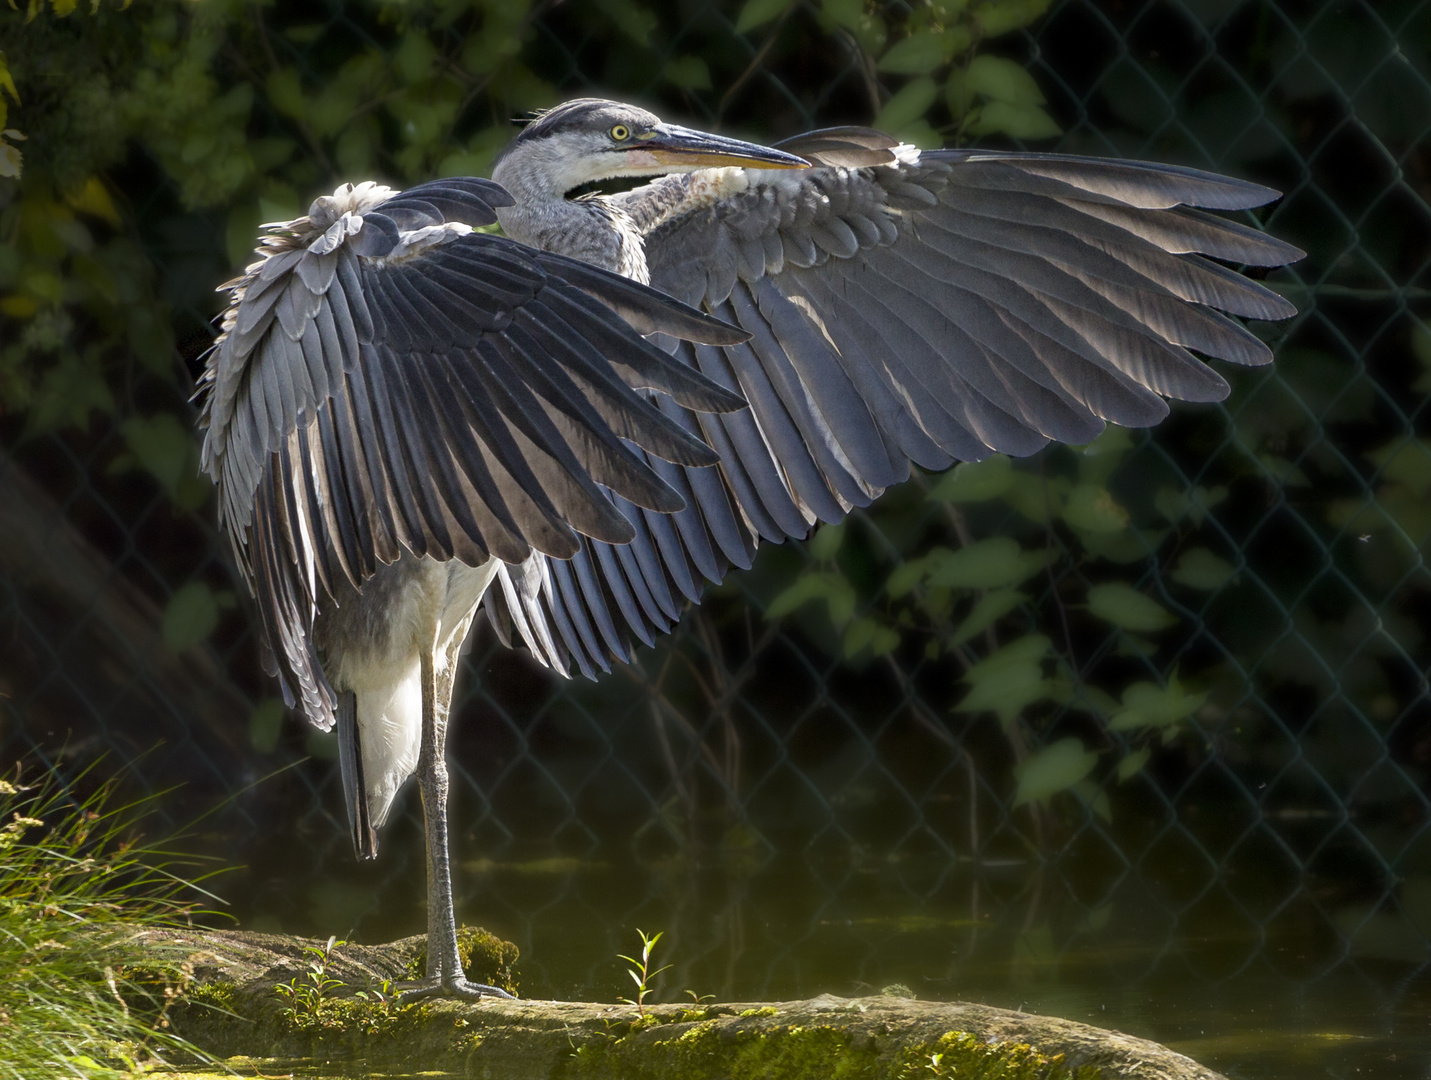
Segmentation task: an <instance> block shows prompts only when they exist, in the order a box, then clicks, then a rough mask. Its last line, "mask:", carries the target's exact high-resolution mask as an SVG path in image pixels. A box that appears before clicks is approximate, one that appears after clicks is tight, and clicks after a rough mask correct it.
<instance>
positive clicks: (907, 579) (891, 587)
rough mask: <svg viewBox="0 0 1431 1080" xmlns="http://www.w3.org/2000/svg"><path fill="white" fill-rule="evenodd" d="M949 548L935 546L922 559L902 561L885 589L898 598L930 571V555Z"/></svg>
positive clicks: (892, 597) (892, 596)
mask: <svg viewBox="0 0 1431 1080" xmlns="http://www.w3.org/2000/svg"><path fill="white" fill-rule="evenodd" d="M948 550H949V549H948V548H935V549H934V550H933V551H931V552H930V553H929V555H928V556H925V557H924V558H921V559H910V560H909V561H908V562H903V563H900V564H899V565H898V566H896V567H895V568H894V570H893V571H892V572H891V573H890V575H889V580H888V581H886V582H885V583H884V590H885V592H886V593H887V594H888V595H889V598H890V599H891V600H898V599H899V598H900V597H901V596H903V595H905V594H906V593H908V592H909V591H910V590H911V589H913V588H914V587H915V586H916V585H918V584H919V583H920V582H921V581H922V580H923V579H924V576H925V575H926V574H927V573H929V567H930V561H929V560H930V557H932V556H934V555H936V554H937V553H939V552H944V551H948Z"/></svg>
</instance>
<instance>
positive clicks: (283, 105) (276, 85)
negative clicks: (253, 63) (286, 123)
mask: <svg viewBox="0 0 1431 1080" xmlns="http://www.w3.org/2000/svg"><path fill="white" fill-rule="evenodd" d="M263 90H264V93H266V94H267V95H268V100H269V102H270V103H271V104H272V105H273V107H274V109H275V110H276V111H277V112H279V113H282V114H283V115H284V116H291V117H294V118H296V119H302V118H303V116H304V113H305V112H306V111H307V110H306V108H305V106H304V102H303V84H302V82H300V80H299V78H298V70H297V69H296V68H291V67H286V68H279V69H278V70H277V71H275V72H273V73H271V74H270V75H269V76H268V78H267V79H266V80H265V81H264V84H263Z"/></svg>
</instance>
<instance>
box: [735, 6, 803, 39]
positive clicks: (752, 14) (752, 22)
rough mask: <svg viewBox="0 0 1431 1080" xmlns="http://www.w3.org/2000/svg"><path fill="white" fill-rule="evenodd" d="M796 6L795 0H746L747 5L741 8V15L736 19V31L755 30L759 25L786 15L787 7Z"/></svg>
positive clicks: (742, 32)
mask: <svg viewBox="0 0 1431 1080" xmlns="http://www.w3.org/2000/svg"><path fill="white" fill-rule="evenodd" d="M794 6H795V0H746V2H745V7H743V8H741V9H740V16H739V18H737V19H736V20H735V32H736V33H737V34H744V33H746V32H747V31H750V30H754V29H755V28H756V27H757V26H763V25H764V24H765V23H768V22H769V21H770V20H771V19H774V18H776V17H777V16H780V15H784V14H785V11H786V9H787V8H791V7H794Z"/></svg>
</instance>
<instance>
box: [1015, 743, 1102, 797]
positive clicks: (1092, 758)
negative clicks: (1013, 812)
mask: <svg viewBox="0 0 1431 1080" xmlns="http://www.w3.org/2000/svg"><path fill="white" fill-rule="evenodd" d="M1097 764H1098V755H1097V754H1096V753H1094V752H1093V751H1091V750H1089V749H1088V748H1087V747H1085V746H1084V745H1083V743H1082V742H1081V741H1080V740H1078V739H1075V738H1072V737H1070V738H1067V739H1059V740H1058V741H1057V742H1054V743H1050V744H1049V745H1048V746H1045V747H1044V748H1043V749H1042V750H1040V751H1038V753H1036V754H1034V755H1033V756H1031V757H1029V758H1027V759H1026V760H1024V761H1023V762H1021V763H1020V764H1019V765H1017V766H1015V768H1014V775H1015V776H1016V777H1017V778H1018V788H1017V790H1016V791H1015V793H1014V806H1016V807H1018V806H1022V805H1023V804H1024V803H1027V802H1038V803H1046V802H1048V800H1049V798H1050V797H1052V796H1054V795H1057V794H1058V793H1059V792H1061V791H1067V790H1068V789H1069V788H1071V787H1073V786H1074V785H1075V784H1077V783H1078V782H1079V781H1080V780H1082V779H1083V778H1084V777H1086V776H1087V775H1088V774H1089V773H1091V772H1092V771H1093V769H1094V766H1096V765H1097Z"/></svg>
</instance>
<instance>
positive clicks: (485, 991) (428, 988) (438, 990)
mask: <svg viewBox="0 0 1431 1080" xmlns="http://www.w3.org/2000/svg"><path fill="white" fill-rule="evenodd" d="M429 998H456V999H457V1000H459V1001H479V1000H481V999H482V998H505V999H506V1000H508V1001H516V1000H518V999H517V998H514V997H513V996H512V995H511V994H509V993H507V991H505V990H503V989H502V988H501V987H499V986H488V985H487V984H486V983H476V982H469V981H468V980H467V979H441V978H439V979H423V980H421V981H420V982H418V983H416V984H415V985H413V986H411V987H409V988H408V989H406V990H404V991H403V992H402V993H401V994H399V995H398V1003H399V1004H402V1005H407V1004H410V1003H412V1002H414V1001H426V1000H427V999H429Z"/></svg>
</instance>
